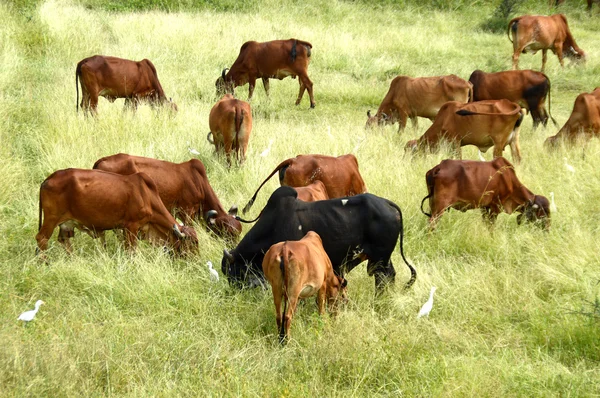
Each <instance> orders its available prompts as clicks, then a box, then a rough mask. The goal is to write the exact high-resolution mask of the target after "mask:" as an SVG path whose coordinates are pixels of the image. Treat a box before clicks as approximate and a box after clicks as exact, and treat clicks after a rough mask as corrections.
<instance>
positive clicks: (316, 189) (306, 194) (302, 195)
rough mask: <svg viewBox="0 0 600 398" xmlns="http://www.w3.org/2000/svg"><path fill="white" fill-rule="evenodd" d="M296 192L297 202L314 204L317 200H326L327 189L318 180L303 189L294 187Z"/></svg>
mask: <svg viewBox="0 0 600 398" xmlns="http://www.w3.org/2000/svg"><path fill="white" fill-rule="evenodd" d="M294 189H295V190H296V192H298V200H302V201H304V202H316V201H317V200H327V199H329V196H328V195H327V188H326V187H325V184H323V182H322V181H320V180H315V181H314V182H313V183H312V184H309V185H307V186H305V187H294Z"/></svg>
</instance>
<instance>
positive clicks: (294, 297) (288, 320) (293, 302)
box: [283, 291, 300, 339]
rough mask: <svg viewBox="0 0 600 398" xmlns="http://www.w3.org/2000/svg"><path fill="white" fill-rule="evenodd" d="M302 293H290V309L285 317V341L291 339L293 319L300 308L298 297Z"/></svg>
mask: <svg viewBox="0 0 600 398" xmlns="http://www.w3.org/2000/svg"><path fill="white" fill-rule="evenodd" d="M299 294H300V292H296V291H291V292H288V307H287V310H286V312H285V314H284V315H283V322H284V323H285V327H284V329H285V335H284V339H289V338H290V327H291V326H292V318H293V317H294V314H295V313H296V307H297V306H298V296H299Z"/></svg>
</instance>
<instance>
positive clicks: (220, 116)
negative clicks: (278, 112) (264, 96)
mask: <svg viewBox="0 0 600 398" xmlns="http://www.w3.org/2000/svg"><path fill="white" fill-rule="evenodd" d="M208 124H209V127H210V132H209V133H208V135H207V136H206V139H207V140H208V142H210V143H211V144H214V145H215V150H216V151H217V152H219V151H224V152H225V155H226V156H227V163H228V164H229V165H231V151H233V152H234V154H235V156H237V158H238V160H239V161H240V163H243V162H244V160H246V151H247V150H248V142H249V141H250V133H251V132H252V110H251V109H250V104H249V103H247V102H245V101H241V100H237V99H235V98H233V95H231V94H225V95H224V96H223V98H221V99H220V100H219V101H217V103H216V104H215V105H214V106H213V107H212V109H211V110H210V115H209V117H208ZM211 135H212V136H213V137H214V140H211V139H210V136H211Z"/></svg>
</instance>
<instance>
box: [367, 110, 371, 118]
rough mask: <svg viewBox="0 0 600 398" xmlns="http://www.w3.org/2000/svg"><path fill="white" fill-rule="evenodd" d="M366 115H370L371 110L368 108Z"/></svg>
mask: <svg viewBox="0 0 600 398" xmlns="http://www.w3.org/2000/svg"><path fill="white" fill-rule="evenodd" d="M367 117H371V110H370V109H369V110H368V111H367Z"/></svg>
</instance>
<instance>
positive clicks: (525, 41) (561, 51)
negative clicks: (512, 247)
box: [507, 14, 585, 72]
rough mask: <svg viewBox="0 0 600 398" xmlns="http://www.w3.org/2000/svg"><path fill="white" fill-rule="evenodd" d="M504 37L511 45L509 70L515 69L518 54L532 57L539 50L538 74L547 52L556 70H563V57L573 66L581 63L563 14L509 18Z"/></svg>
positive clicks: (582, 55) (581, 54)
mask: <svg viewBox="0 0 600 398" xmlns="http://www.w3.org/2000/svg"><path fill="white" fill-rule="evenodd" d="M511 33H512V38H511V36H510V35H511ZM507 34H508V39H509V40H510V41H512V43H513V50H514V51H513V69H519V56H520V55H521V53H527V52H531V53H533V54H535V53H536V52H538V51H539V50H542V72H543V71H544V69H545V67H546V58H547V52H548V50H552V52H553V53H555V54H556V56H557V57H558V61H559V62H560V66H564V61H563V55H566V56H567V57H569V58H571V60H573V61H575V62H585V52H584V51H583V50H582V49H581V48H579V47H578V46H577V43H575V39H574V38H573V35H571V31H570V30H569V25H568V24H567V17H565V16H564V15H563V14H555V15H551V16H545V15H523V16H521V17H516V18H513V19H511V20H510V22H509V23H508V31H507Z"/></svg>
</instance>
